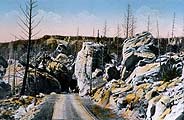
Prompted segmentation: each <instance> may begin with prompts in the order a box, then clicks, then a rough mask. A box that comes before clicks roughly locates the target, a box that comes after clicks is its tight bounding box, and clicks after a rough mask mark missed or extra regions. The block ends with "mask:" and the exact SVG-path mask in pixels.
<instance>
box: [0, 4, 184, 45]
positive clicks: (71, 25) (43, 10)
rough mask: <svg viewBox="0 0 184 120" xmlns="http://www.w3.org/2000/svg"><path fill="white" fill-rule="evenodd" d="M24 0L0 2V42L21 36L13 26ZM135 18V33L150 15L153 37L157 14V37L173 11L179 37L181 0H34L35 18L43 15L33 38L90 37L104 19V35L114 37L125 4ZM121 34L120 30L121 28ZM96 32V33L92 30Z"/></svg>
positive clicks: (163, 34)
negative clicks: (58, 36) (36, 33)
mask: <svg viewBox="0 0 184 120" xmlns="http://www.w3.org/2000/svg"><path fill="white" fill-rule="evenodd" d="M24 1H25V0H1V1H0V16H1V18H0V42H5V41H11V40H13V39H14V37H13V36H12V35H11V34H14V35H17V36H19V35H21V36H23V35H22V33H21V31H20V28H19V27H18V25H17V22H18V21H19V20H18V16H21V14H20V9H19V6H20V5H22V6H24ZM128 4H130V5H131V9H132V11H133V13H134V15H135V17H136V33H139V32H142V31H145V30H146V26H147V16H148V15H150V16H151V25H150V27H151V32H152V34H153V35H154V36H155V33H156V29H155V28H156V18H157V17H158V21H159V27H160V34H161V35H160V36H161V37H167V36H168V32H169V35H170V33H171V28H172V20H173V13H174V12H175V13H176V23H175V32H174V34H175V36H182V33H183V26H184V25H183V24H184V22H183V21H184V20H183V17H184V13H183V11H184V0H38V7H37V9H36V11H38V13H39V15H38V17H42V16H43V20H42V22H41V24H40V26H39V27H38V28H37V29H36V30H35V32H36V31H38V30H41V32H40V33H39V35H37V36H36V37H37V38H39V37H42V36H43V35H46V34H47V35H76V34H77V28H78V27H79V34H80V35H85V36H92V33H93V28H94V29H95V31H96V32H97V30H98V29H99V30H100V33H101V34H102V29H103V26H104V23H105V21H107V28H108V29H107V36H116V33H117V25H118V24H119V25H120V27H121V29H122V23H123V17H124V14H125V12H126V8H127V5H128ZM121 33H122V35H121V36H122V37H123V30H122V31H121ZM95 34H97V33H95Z"/></svg>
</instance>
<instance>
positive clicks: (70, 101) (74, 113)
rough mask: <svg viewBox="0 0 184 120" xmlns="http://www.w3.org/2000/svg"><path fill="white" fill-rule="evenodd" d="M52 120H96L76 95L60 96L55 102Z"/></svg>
mask: <svg viewBox="0 0 184 120" xmlns="http://www.w3.org/2000/svg"><path fill="white" fill-rule="evenodd" d="M52 120H96V118H95V117H94V116H93V115H92V114H91V113H90V112H89V111H87V109H85V107H84V106H83V105H82V103H81V100H80V97H79V96H78V95H76V94H60V95H59V98H58V99H57V101H56V102H55V105H54V111H53V115H52Z"/></svg>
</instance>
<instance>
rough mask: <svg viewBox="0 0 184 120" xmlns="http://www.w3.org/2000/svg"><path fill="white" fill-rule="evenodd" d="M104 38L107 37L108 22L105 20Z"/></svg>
mask: <svg viewBox="0 0 184 120" xmlns="http://www.w3.org/2000/svg"><path fill="white" fill-rule="evenodd" d="M103 33H104V37H106V36H107V21H106V20H105V23H104V28H103Z"/></svg>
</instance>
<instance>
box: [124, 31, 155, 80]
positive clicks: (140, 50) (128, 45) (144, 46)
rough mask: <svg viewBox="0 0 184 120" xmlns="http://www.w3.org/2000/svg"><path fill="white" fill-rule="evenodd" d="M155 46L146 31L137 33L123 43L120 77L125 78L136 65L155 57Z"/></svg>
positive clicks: (145, 62)
mask: <svg viewBox="0 0 184 120" xmlns="http://www.w3.org/2000/svg"><path fill="white" fill-rule="evenodd" d="M157 51H158V49H157V46H156V43H155V41H154V38H153V36H152V35H151V34H150V33H148V32H143V33H141V34H137V35H136V36H135V37H133V38H130V39H126V40H125V41H124V43H123V51H122V55H123V61H122V65H123V72H122V78H127V77H128V76H129V75H130V74H131V72H132V71H133V70H134V69H135V67H136V66H137V65H139V66H144V65H145V64H148V63H151V62H152V61H153V60H155V59H156V55H157V53H158V52H157Z"/></svg>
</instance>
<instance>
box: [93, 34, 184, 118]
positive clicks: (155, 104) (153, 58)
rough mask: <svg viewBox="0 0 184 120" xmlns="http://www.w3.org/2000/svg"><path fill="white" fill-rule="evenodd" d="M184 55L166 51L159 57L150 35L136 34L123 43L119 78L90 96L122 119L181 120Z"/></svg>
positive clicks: (183, 104)
mask: <svg viewBox="0 0 184 120" xmlns="http://www.w3.org/2000/svg"><path fill="white" fill-rule="evenodd" d="M183 55H184V54H182V55H181V54H180V55H178V54H175V53H166V54H164V55H161V56H159V57H158V48H157V44H156V42H155V41H154V38H153V37H152V35H151V34H150V33H148V32H144V33H141V34H137V35H136V36H135V37H133V38H131V39H127V40H125V42H124V46H123V61H122V66H123V67H122V68H123V69H122V76H121V77H122V79H119V80H115V78H114V79H113V80H111V81H109V82H107V83H106V84H105V85H104V86H101V87H100V88H98V89H96V90H94V91H93V94H92V98H93V100H94V101H95V102H96V103H97V104H98V105H100V106H102V107H105V108H110V109H113V110H117V111H118V114H119V115H121V116H123V118H125V119H126V118H127V119H135V120H137V119H139V120H145V119H146V120H175V119H176V120H182V119H184V117H183V116H184V110H183V107H182V106H184V102H183V99H184V96H183V94H184V89H183V84H184V81H183V76H184V75H182V69H183V67H182V66H183V61H182V58H183V57H184V56H183ZM119 68H121V66H120V67H119ZM183 71H184V70H183ZM111 73H113V72H111ZM183 74H184V72H183ZM109 75H110V74H109ZM113 75H114V74H113ZM113 75H110V76H111V77H113ZM181 75H182V77H181ZM176 111H177V112H176Z"/></svg>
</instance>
